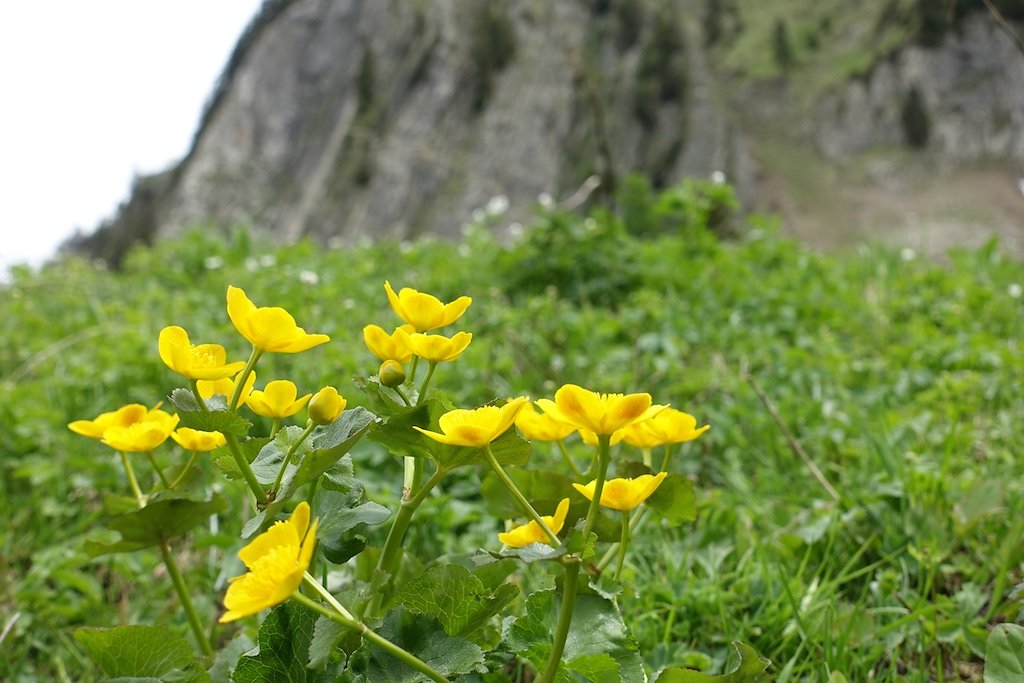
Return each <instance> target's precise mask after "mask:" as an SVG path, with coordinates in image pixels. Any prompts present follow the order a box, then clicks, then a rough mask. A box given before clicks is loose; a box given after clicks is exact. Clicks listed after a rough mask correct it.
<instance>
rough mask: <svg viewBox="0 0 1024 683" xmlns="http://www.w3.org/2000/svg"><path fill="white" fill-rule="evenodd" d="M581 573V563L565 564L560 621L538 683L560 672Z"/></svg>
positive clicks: (544, 681)
mask: <svg viewBox="0 0 1024 683" xmlns="http://www.w3.org/2000/svg"><path fill="white" fill-rule="evenodd" d="M579 575H580V563H579V562H572V563H571V564H567V565H565V578H564V579H563V580H562V605H561V606H560V607H559V608H558V623H557V624H556V625H555V637H554V640H552V641H551V656H550V657H548V663H547V665H546V666H545V667H544V675H543V676H541V677H540V678H539V679H538V680H537V683H551V681H553V680H554V679H555V674H556V673H558V664H559V663H560V662H561V661H562V652H564V651H565V639H566V638H567V637H568V636H569V626H570V625H571V624H572V613H573V608H574V607H575V606H576V580H577V579H578V578H579Z"/></svg>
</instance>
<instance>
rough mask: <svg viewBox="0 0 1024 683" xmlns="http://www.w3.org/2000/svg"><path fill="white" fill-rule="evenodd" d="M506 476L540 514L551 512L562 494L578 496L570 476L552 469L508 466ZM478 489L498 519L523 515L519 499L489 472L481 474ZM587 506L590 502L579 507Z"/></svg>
mask: <svg viewBox="0 0 1024 683" xmlns="http://www.w3.org/2000/svg"><path fill="white" fill-rule="evenodd" d="M508 476H509V478H510V479H511V480H512V481H513V483H515V485H516V486H517V487H519V490H520V491H522V493H523V495H524V496H526V499H527V500H529V501H530V503H532V504H533V506H534V507H535V508H536V509H537V511H538V512H540V514H542V515H547V514H554V510H555V508H556V507H557V506H558V503H559V502H560V501H561V500H562V499H563V498H568V499H569V500H570V501H573V500H579V498H580V496H578V495H576V493H575V491H576V489H574V488H573V487H572V480H571V479H570V478H569V477H567V476H565V475H564V474H562V473H561V472H555V471H552V470H535V469H528V470H509V471H508ZM480 493H481V494H482V495H483V497H484V502H485V503H486V505H487V512H488V513H490V514H491V515H492V516H494V517H497V518H498V519H519V518H521V517H522V516H523V508H522V507H521V506H520V505H519V501H517V500H516V498H515V497H514V496H513V495H512V494H511V493H510V492H509V490H508V487H506V486H505V484H504V482H502V481H501V479H499V478H498V475H496V474H494V473H491V474H489V475H488V476H486V477H484V480H483V482H482V483H481V486H480ZM584 506H589V502H587V503H585V504H583V503H581V504H580V507H581V508H583V507H584Z"/></svg>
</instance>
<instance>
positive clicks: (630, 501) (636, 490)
mask: <svg viewBox="0 0 1024 683" xmlns="http://www.w3.org/2000/svg"><path fill="white" fill-rule="evenodd" d="M667 476H668V472H659V473H658V474H656V475H650V474H642V475H640V476H639V477H637V478H636V479H609V480H608V481H606V482H605V483H604V488H603V489H601V506H602V507H606V508H611V509H612V510H623V511H625V510H632V509H633V508H635V507H636V506H637V505H639V504H640V503H642V502H644V501H645V500H647V499H648V498H650V497H651V494H652V493H654V492H655V491H657V490H658V487H659V486H661V482H663V481H664V480H665V477H667ZM573 487H574V488H575V489H576V490H577V491H579V492H580V493H582V494H583V495H584V496H586V498H587V500H593V499H594V489H595V488H596V487H597V481H592V482H590V483H589V484H587V485H585V486H584V485H583V484H573Z"/></svg>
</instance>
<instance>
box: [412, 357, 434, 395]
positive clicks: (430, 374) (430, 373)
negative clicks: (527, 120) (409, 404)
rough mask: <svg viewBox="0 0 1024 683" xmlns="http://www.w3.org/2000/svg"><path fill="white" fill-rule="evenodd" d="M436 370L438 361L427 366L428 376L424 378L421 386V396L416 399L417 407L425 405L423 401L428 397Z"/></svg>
mask: <svg viewBox="0 0 1024 683" xmlns="http://www.w3.org/2000/svg"><path fill="white" fill-rule="evenodd" d="M434 370H437V361H436V360H432V361H430V364H429V365H428V366H427V376H426V377H424V378H423V384H421V385H420V395H419V396H417V397H416V405H419V404H421V403H423V399H424V398H425V397H426V395H427V387H429V386H430V380H431V379H433V377H434Z"/></svg>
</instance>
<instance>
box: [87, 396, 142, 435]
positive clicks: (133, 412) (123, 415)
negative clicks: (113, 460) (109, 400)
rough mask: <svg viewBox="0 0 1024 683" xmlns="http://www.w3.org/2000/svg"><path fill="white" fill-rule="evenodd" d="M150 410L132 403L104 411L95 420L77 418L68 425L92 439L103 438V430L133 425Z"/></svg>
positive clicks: (139, 404)
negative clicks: (110, 410)
mask: <svg viewBox="0 0 1024 683" xmlns="http://www.w3.org/2000/svg"><path fill="white" fill-rule="evenodd" d="M148 412H149V408H147V407H146V406H144V405H142V404H141V403H130V404H128V405H126V406H121V407H120V408H118V409H117V410H114V411H112V412H109V413H102V414H101V415H99V416H98V417H97V418H96V419H95V420H75V421H74V422H72V423H71V424H69V425H68V429H70V430H71V431H73V432H74V433H75V434H81V435H82V436H88V437H89V438H92V439H102V438H103V432H105V431H107V430H108V429H110V428H111V427H127V426H129V425H133V424H135V423H136V422H140V421H141V420H142V419H143V418H145V417H146V413H148Z"/></svg>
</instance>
